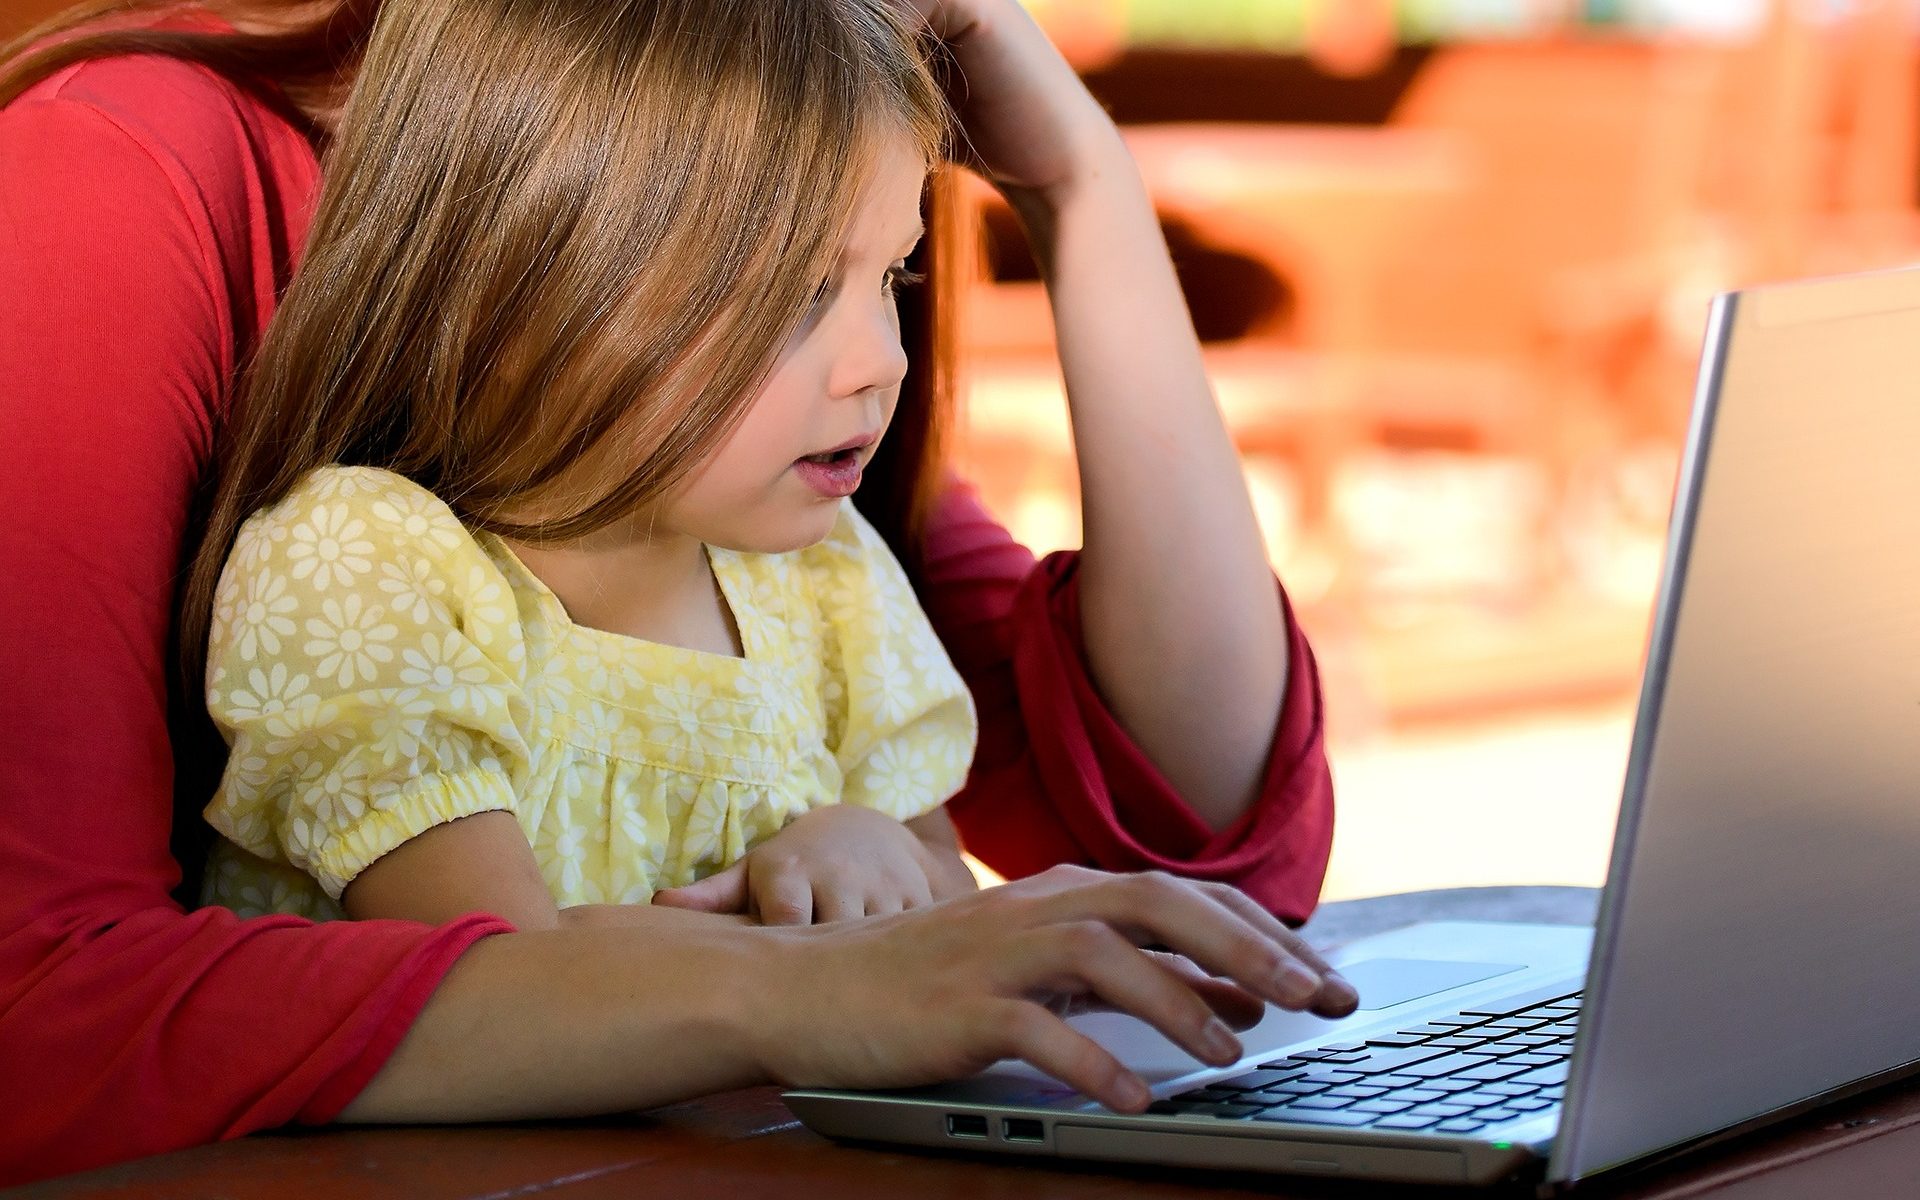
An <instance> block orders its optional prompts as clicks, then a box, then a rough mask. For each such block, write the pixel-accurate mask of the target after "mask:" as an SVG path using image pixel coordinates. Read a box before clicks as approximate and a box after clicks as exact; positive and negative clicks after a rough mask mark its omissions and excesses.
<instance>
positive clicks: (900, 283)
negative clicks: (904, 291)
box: [882, 267, 927, 296]
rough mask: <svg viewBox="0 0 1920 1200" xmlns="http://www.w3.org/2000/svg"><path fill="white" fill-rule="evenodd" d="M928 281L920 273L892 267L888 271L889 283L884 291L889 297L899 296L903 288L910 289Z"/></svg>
mask: <svg viewBox="0 0 1920 1200" xmlns="http://www.w3.org/2000/svg"><path fill="white" fill-rule="evenodd" d="M926 281H927V277H926V276H925V275H924V274H922V273H921V272H919V271H909V270H907V269H906V268H905V267H892V268H889V269H888V271H887V282H886V285H885V287H884V288H883V289H882V290H883V291H885V292H886V294H887V295H889V296H897V295H899V294H900V289H901V288H910V287H913V286H914V285H915V284H921V283H925V282H926Z"/></svg>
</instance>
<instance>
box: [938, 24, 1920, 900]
mask: <svg viewBox="0 0 1920 1200" xmlns="http://www.w3.org/2000/svg"><path fill="white" fill-rule="evenodd" d="M1028 7H1029V9H1030V11H1032V12H1033V13H1034V15H1035V16H1036V17H1037V18H1038V19H1039V20H1040V21H1041V23H1042V24H1043V25H1044V26H1046V27H1047V28H1048V30H1049V32H1050V33H1052V34H1053V36H1054V38H1055V40H1056V42H1058V43H1059V44H1060V45H1061V46H1062V48H1063V49H1064V50H1065V51H1066V52H1067V53H1068V55H1069V57H1070V58H1071V59H1072V60H1073V61H1074V62H1075V64H1076V65H1077V66H1078V67H1079V68H1080V69H1081V72H1082V74H1083V75H1084V77H1085V78H1086V79H1087V81H1088V83H1089V85H1090V86H1091V87H1092V88H1093V90H1094V91H1095V93H1096V94H1097V95H1098V96H1099V97H1100V98H1101V99H1102V100H1103V101H1104V102H1105V103H1106V104H1107V106H1108V107H1109V109H1110V110H1111V111H1112V112H1113V113H1114V115H1115V117H1116V119H1118V120H1119V121H1120V122H1121V123H1122V124H1123V127H1124V129H1125V131H1126V134H1127V136H1128V139H1129V141H1130V142H1131V144H1132V147H1133V150H1134V153H1135V156H1136V158H1137V159H1138V160H1139V162H1140V164H1141V167H1142V169H1143V171H1144V172H1145V175H1146V178H1147V181H1148V184H1149V186H1150V188H1151V189H1152V191H1153V193H1154V195H1155V196H1156V198H1157V203H1158V206H1159V208H1160V211H1161V213H1162V217H1163V223H1164V226H1165V228H1166V231H1167V234H1168V240H1169V242H1170V244H1171V246H1172V248H1173V251H1174V255H1175V259H1176V263H1177V265H1178V266H1179V267H1180V269H1181V274H1182V280H1183V284H1184V286H1185V287H1186V289H1187V292H1188V299H1189V303H1190V305H1191V307H1192V308H1193V310H1194V314H1195V318H1196V323H1197V325H1198V327H1199V329H1200V332H1201V335H1202V338H1203V340H1204V341H1205V342H1206V344H1207V352H1208V356H1209V359H1210V362H1211V367H1212V375H1213V379H1214V383H1215V387H1216V392H1217V395H1218V397H1219V399H1220V402H1221V405H1222V408H1223V410H1224V412H1225V414H1226V417H1227V420H1228V422H1229V424H1230V426H1231V427H1232V429H1233V431H1234V433H1235V436H1236V439H1237V441H1238V443H1239V445H1240V447H1241V450H1242V453H1243V456H1244V459H1245V463H1246V472H1247V478H1248V482H1249V484H1250V485H1251V486H1252V489H1253V492H1254V495H1255V497H1256V500H1257V501H1258V504H1259V508H1260V512H1261V517H1262V520H1263V524H1264V527H1265V531H1266V535H1267V541H1268V547H1269V551H1270V554H1271V557H1272V559H1273V562H1274V564H1275V566H1276V567H1277V568H1278V570H1279V572H1280V574H1281V577H1282V578H1283V580H1284V581H1285V582H1286V584H1287V586H1288V588H1289V590H1290V592H1291V594H1292V596H1293V597H1294V599H1295V602H1296V604H1297V605H1298V607H1299V609H1300V613H1301V617H1302V620H1303V622H1304V623H1305V625H1306V627H1307V629H1308V632H1309V634H1310V635H1311V636H1312V638H1313V639H1314V643H1315V645H1316V647H1317V648H1318V651H1319V654H1320V659H1321V665H1322V668H1323V672H1324V681H1325V686H1326V698H1327V705H1328V720H1329V728H1330V731H1331V735H1332V743H1331V749H1332V754H1333V759H1334V769H1335V782H1336V785H1337V788H1338V794H1339V797H1340V805H1339V819H1338V822H1337V827H1336V830H1337V831H1336V841H1335V849H1334V861H1333V866H1332V872H1331V876H1330V878H1329V880H1328V889H1327V895H1328V896H1329V898H1341V897H1348V896H1357V895H1371V894H1378V893H1383V892H1393V891H1404V890H1411V889H1415V888H1427V887H1447V886H1464V885H1482V884H1505V883H1572V884H1598V883H1600V882H1601V881H1602V880H1603V878H1604V875H1605V868H1606V860H1607V853H1608V849H1609V841H1610V834H1611V830H1612V827H1613V821H1614V817H1615V814H1616V811H1617V808H1618V804H1619V789H1620V783H1621V777H1622V773H1623V770H1624V766H1625V761H1626V750H1627V742H1628V737H1629V733H1630V728H1631V720H1632V707H1633V703H1634V699H1635V697H1636V695H1637V686H1638V678H1639V671H1640V663H1641V655H1642V651H1643V643H1644V638H1645V634H1646V629H1647V625H1648V618H1649V616H1650V605H1651V600H1652V596H1653V590H1654V587H1655V585H1656V582H1657V572H1658V567H1659V561H1660V554H1661V550H1662V547H1663V544H1664V539H1665V532H1666V520H1667V516H1668V509H1669V504H1670V500H1671V495H1672V488H1673V482H1674V474H1675V469H1676V466H1677V461H1678V453H1679V448H1680V443H1681V440H1682V437H1683V435H1684V431H1685V425H1686V418H1687V414H1688V409H1689V405H1690V402H1691V399H1692V395H1691V392H1692V382H1693V375H1694V366H1695V358H1696V355H1697V354H1698V351H1699V345H1700V337H1701V334H1702V332H1703V329H1704V324H1705V318H1706V309H1707V303H1708V301H1709V299H1710V298H1711V296H1712V295H1713V294H1714V293H1715V292H1716V291H1719V290H1723V289H1726V288H1731V287H1736V286H1739V285H1741V284H1745V283H1749V282H1755V281H1760V280H1765V279H1777V278H1783V277H1789V276H1794V275H1802V274H1810V273H1824V272H1833V271H1845V270H1855V269H1864V268H1874V267H1887V266H1894V265H1901V264H1906V263H1910V262H1913V261H1915V259H1916V258H1920V222H1916V214H1915V196H1916V178H1917V176H1920V167H1917V166H1916V163H1917V161H1920V125H1917V123H1916V116H1917V115H1920V108H1917V106H1920V73H1917V72H1920V60H1917V59H1916V46H1917V45H1920V43H1917V41H1916V6H1915V4H1914V3H1912V0H1898V2H1895V0H1879V2H1874V0H1854V2H1851V3H1848V2H1845V0H1827V2H1824V3H1804V2H1789V0H1691V2H1690V0H1663V2H1643V3H1633V2H1631V0H1624V2H1623V0H1615V2H1612V3H1604V2H1603V3H1595V2H1591V0H1590V2H1588V3H1584V4H1583V3H1579V2H1577V0H1531V2H1530V0H1504V2H1502V0H1429V2H1425V3H1421V2H1418V0H1401V2H1400V3H1393V2H1391V0H1321V2H1319V3H1313V2H1311V0H1292V2H1288V0H1030V2H1029V5H1028ZM975 199H976V201H977V203H978V205H979V208H980V215H981V223H982V226H983V230H984V233H983V236H984V238H985V245H986V253H985V254H984V255H983V264H984V265H983V268H982V270H981V272H980V277H979V279H978V281H977V282H976V284H975V285H974V287H973V289H972V294H971V304H970V312H969V320H968V324H967V333H966V340H967V343H968V344H967V350H966V353H965V355H964V356H963V362H964V363H965V370H966V376H965V380H964V384H965V386H964V392H965V396H966V402H967V406H968V421H967V442H966V447H965V453H964V458H965V462H964V467H965V469H966V470H967V471H968V473H969V474H971V475H972V476H973V477H974V478H975V479H977V480H979V481H980V483H981V484H982V486H983V489H984V490H985V492H986V495H987V497H988V500H989V502H990V504H991V505H992V506H993V507H994V508H995V509H996V511H998V512H999V513H1000V514H1001V515H1002V516H1003V517H1004V518H1005V519H1006V520H1007V521H1008V522H1009V523H1010V524H1011V525H1012V527H1013V529H1014V531H1015V532H1016V534H1018V535H1020V536H1021V537H1022V538H1024V539H1026V540H1027V541H1028V542H1029V543H1030V544H1032V545H1034V546H1035V547H1036V548H1050V547H1054V546H1067V545H1072V544H1075V543H1076V542H1077V540H1078V537H1079V528H1078V518H1077V509H1076V505H1077V499H1076V490H1075V488H1076V485H1075V473H1074V468H1073V462H1072V458H1071V442H1070V439H1069V435H1068V430H1067V424H1066V417H1065V408H1064V400H1063V394H1062V391H1061V385H1060V381H1059V375H1058V367H1057V362H1056V360H1055V358H1054V355H1053V350H1052V344H1051V332H1050V329H1049V327H1048V323H1047V317H1046V305H1045V297H1044V295H1043V293H1042V292H1041V289H1040V285H1039V284H1038V282H1037V281H1036V279H1035V276H1034V272H1033V267H1032V263H1031V261H1030V260H1029V259H1028V258H1027V256H1026V255H1025V253H1024V252H1023V251H1022V249H1021V248H1020V244H1019V241H1018V233H1017V226H1016V225H1014V223H1013V221H1012V218H1011V217H1010V215H1009V214H1008V213H1007V212H1006V211H1005V209H1004V207H1003V206H1001V205H999V204H997V203H996V202H995V199H994V198H993V197H992V196H991V195H990V194H988V193H987V192H986V190H985V189H979V190H978V191H977V192H976V195H975Z"/></svg>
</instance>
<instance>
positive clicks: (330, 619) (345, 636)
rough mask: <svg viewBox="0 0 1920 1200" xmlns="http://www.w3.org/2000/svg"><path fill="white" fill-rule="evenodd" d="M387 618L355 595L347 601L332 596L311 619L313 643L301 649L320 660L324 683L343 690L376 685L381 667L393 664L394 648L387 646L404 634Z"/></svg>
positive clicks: (376, 608) (310, 628)
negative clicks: (360, 684) (360, 683)
mask: <svg viewBox="0 0 1920 1200" xmlns="http://www.w3.org/2000/svg"><path fill="white" fill-rule="evenodd" d="M386 615H387V610H386V609H384V608H381V607H380V606H379V605H377V604H374V605H367V604H365V603H363V602H362V601H361V599H360V596H359V594H358V593H355V592H350V593H348V594H347V596H346V597H345V598H344V599H335V598H334V597H332V596H328V597H326V598H325V599H323V600H321V601H320V615H319V616H318V617H309V618H307V635H308V638H309V640H308V642H307V644H306V645H305V646H303V647H301V649H302V651H303V652H304V653H306V654H308V655H310V656H311V657H313V658H315V659H317V660H318V661H317V662H316V664H315V667H314V669H315V670H316V671H318V672H319V673H320V676H321V678H323V679H331V680H334V681H337V682H338V683H339V685H340V686H341V687H343V688H348V687H352V686H353V684H354V681H355V680H365V681H366V682H368V683H372V682H373V679H374V675H375V672H376V671H378V670H379V666H378V664H380V663H388V662H392V661H393V647H392V646H389V645H387V644H386V643H388V642H391V641H392V640H393V639H394V637H395V636H396V635H397V634H398V633H399V632H400V631H399V630H398V629H396V628H394V626H393V625H391V624H389V623H388V622H387V621H386V620H385V617H386Z"/></svg>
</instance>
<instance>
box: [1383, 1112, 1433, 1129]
mask: <svg viewBox="0 0 1920 1200" xmlns="http://www.w3.org/2000/svg"><path fill="white" fill-rule="evenodd" d="M1439 1120H1440V1118H1439V1117H1423V1116H1420V1115H1419V1114H1417V1113H1402V1114H1400V1115H1398V1116H1393V1117H1381V1118H1380V1119H1379V1120H1378V1121H1375V1122H1374V1123H1373V1127H1374V1128H1375V1129H1425V1128H1426V1127H1427V1126H1429V1125H1432V1124H1434V1123H1435V1122H1437V1121H1439Z"/></svg>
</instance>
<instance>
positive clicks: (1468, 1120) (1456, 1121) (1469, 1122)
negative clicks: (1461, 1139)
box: [1434, 1117, 1486, 1133]
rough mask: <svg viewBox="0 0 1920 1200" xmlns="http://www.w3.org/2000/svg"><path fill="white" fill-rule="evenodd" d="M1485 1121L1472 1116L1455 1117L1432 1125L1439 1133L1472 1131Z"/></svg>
mask: <svg viewBox="0 0 1920 1200" xmlns="http://www.w3.org/2000/svg"><path fill="white" fill-rule="evenodd" d="M1485 1124H1486V1122H1485V1121H1482V1120H1479V1119H1477V1118H1474V1117H1455V1118H1453V1119H1452V1120H1451V1121H1442V1122H1440V1123H1439V1124H1438V1125H1435V1126H1434V1129H1435V1130H1436V1131H1437V1132H1439V1133H1472V1132H1473V1131H1474V1130H1476V1129H1478V1128H1480V1127H1481V1126H1482V1125H1485Z"/></svg>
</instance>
